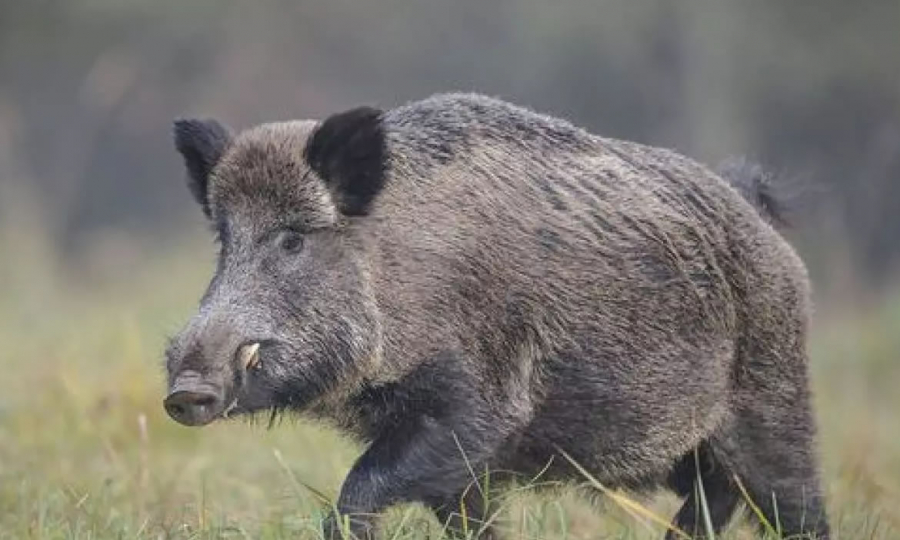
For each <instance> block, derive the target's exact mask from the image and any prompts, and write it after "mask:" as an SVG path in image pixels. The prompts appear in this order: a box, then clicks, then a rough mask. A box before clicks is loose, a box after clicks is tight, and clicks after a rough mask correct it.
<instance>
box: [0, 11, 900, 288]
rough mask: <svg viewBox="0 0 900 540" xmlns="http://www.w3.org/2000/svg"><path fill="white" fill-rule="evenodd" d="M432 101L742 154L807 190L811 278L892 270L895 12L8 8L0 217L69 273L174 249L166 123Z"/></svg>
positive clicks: (700, 153)
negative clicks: (110, 251)
mask: <svg viewBox="0 0 900 540" xmlns="http://www.w3.org/2000/svg"><path fill="white" fill-rule="evenodd" d="M447 90H476V91H480V92H485V93H489V94H494V95H497V96H500V97H504V98H507V99H510V100H512V101H515V102H517V103H521V104H525V105H528V106H531V107H533V108H536V109H539V110H541V111H547V112H550V113H554V114H558V115H561V116H564V117H567V118H569V119H572V120H573V121H574V122H576V123H577V124H580V125H583V126H585V127H587V128H589V129H590V130H592V131H595V132H597V133H599V134H603V135H607V136H611V137H617V138H627V139H633V140H636V141H640V142H645V143H650V144H656V145H663V146H668V147H672V148H675V149H678V150H680V151H683V152H685V153H687V154H689V155H691V156H694V157H696V158H699V159H701V160H704V161H706V162H708V163H711V164H715V163H716V162H718V161H719V160H720V159H722V158H725V157H727V156H729V155H734V154H745V155H749V156H751V157H755V158H757V159H759V160H761V161H763V162H764V163H765V164H767V165H768V166H769V167H770V168H772V170H774V171H776V172H778V173H781V174H782V175H784V176H786V177H788V178H789V179H790V181H791V183H792V184H797V185H802V186H803V188H804V190H805V191H804V194H803V195H802V197H801V199H802V201H805V203H804V204H802V207H803V217H802V220H801V225H802V226H801V227H800V228H799V230H798V232H797V233H795V236H797V238H798V242H799V243H800V244H801V248H802V251H803V252H804V254H805V255H806V256H807V258H808V260H809V261H810V262H811V263H812V264H811V265H812V266H813V270H814V272H815V275H816V276H817V277H821V280H822V281H824V282H826V283H832V282H834V281H835V280H842V281H841V283H843V280H846V279H849V277H850V276H853V277H858V278H859V281H861V282H863V283H866V284H877V283H881V282H884V280H886V279H887V280H890V279H891V273H890V272H891V271H892V270H895V269H896V268H897V260H898V256H900V218H898V214H900V2H897V1H895V0H863V1H854V2H847V1H845V0H817V1H815V2H813V1H797V2H783V1H780V0H760V1H755V2H740V1H737V0H734V1H718V0H659V1H641V2H633V1H628V0H609V1H602V2H598V1H596V0H563V1H560V2H546V1H536V0H515V1H514V0H492V1H491V2H484V1H481V0H462V1H453V2H447V1H443V0H421V1H417V2H409V1H406V0H380V1H378V2H359V1H353V0H306V1H302V2H297V1H288V0H284V1H278V0H260V1H254V2H223V1H211V0H192V1H190V2H184V1H182V0H159V1H154V2H139V1H136V0H74V1H73V0H28V1H21V0H2V1H0V212H2V213H4V214H6V215H9V214H10V213H16V212H18V213H25V214H28V215H32V216H33V215H34V214H33V213H34V212H39V216H40V217H39V219H34V220H33V221H35V222H36V223H34V224H31V226H36V225H37V224H38V223H39V224H40V226H41V227H43V228H45V230H46V233H47V234H48V235H49V238H50V239H51V240H52V241H53V245H54V247H55V248H58V249H59V250H60V252H61V253H62V254H64V256H65V259H66V260H70V259H71V258H73V257H79V255H81V256H85V255H86V253H92V252H91V251H90V250H87V251H86V250H85V249H86V245H87V244H91V243H93V242H94V241H96V240H97V239H98V238H101V239H106V240H109V238H110V236H112V237H114V238H115V239H118V243H120V244H123V243H125V244H127V240H128V239H129V237H130V236H132V235H139V236H141V237H143V238H150V239H159V238H166V237H167V235H168V236H169V237H171V235H177V234H180V233H181V232H182V231H183V230H184V228H185V227H195V226H196V225H197V223H199V213H198V212H196V209H195V208H193V205H192V202H191V201H190V199H189V197H188V195H187V191H186V190H185V189H184V186H183V184H182V182H181V178H182V171H181V169H180V163H179V161H178V158H177V155H176V154H175V153H174V152H173V150H172V144H171V140H170V121H171V120H172V119H173V118H174V117H176V116H181V115H209V116H215V117H218V118H220V119H222V120H224V121H225V122H227V123H229V124H231V125H232V126H234V127H246V126H248V125H250V124H253V123H256V122H261V121H268V120H281V119H288V118H302V117H312V118H316V117H322V116H323V115H327V114H328V113H329V112H334V111H338V110H341V109H342V108H346V107H350V106H353V105H356V104H360V103H368V104H375V105H379V106H382V107H391V106H394V105H398V104H401V103H403V102H405V101H408V100H412V99H417V98H421V97H425V96H426V95H428V94H430V93H433V92H438V91H447ZM23 205H24V206H23ZM25 217H28V216H27V215H26V216H25ZM16 223H17V225H23V223H24V222H23V221H22V220H18V221H17V222H16ZM823 232H824V233H825V234H823ZM101 243H104V242H101ZM105 243H106V244H110V243H114V242H105ZM126 252H127V250H126ZM120 255H121V256H122V257H124V256H125V255H124V254H120ZM835 261H840V262H835Z"/></svg>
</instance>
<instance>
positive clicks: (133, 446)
mask: <svg viewBox="0 0 900 540" xmlns="http://www.w3.org/2000/svg"><path fill="white" fill-rule="evenodd" d="M36 245H37V246H38V247H35V246H34V245H31V244H28V245H23V244H22V243H16V244H12V243H10V242H6V243H5V244H4V243H3V242H0V373H2V376H0V538H3V539H6V538H221V537H228V538H244V537H249V538H288V537H290V538H294V537H301V538H317V537H318V536H319V532H318V531H319V520H320V518H321V516H322V515H323V512H322V506H321V504H320V503H319V501H318V499H317V498H316V496H314V495H313V494H312V493H311V492H310V491H309V490H308V489H307V487H305V486H311V487H313V488H315V489H317V490H320V491H321V492H323V493H325V494H326V495H328V496H332V497H333V496H334V494H335V493H336V491H337V489H338V486H339V485H340V481H341V479H342V477H343V475H344V474H345V472H346V471H347V469H348V467H349V465H350V463H351V462H352V459H353V457H354V456H355V455H356V453H357V452H358V449H356V448H354V447H353V446H351V445H349V444H348V443H347V442H345V441H342V440H341V439H340V438H339V437H338V436H337V435H336V434H335V433H333V432H332V431H330V430H328V429H325V428H321V427H317V426H314V425H310V424H307V423H303V422H295V421H285V422H283V423H282V425H280V426H278V427H276V428H275V429H272V430H267V429H265V427H264V426H260V425H255V426H254V425H247V424H245V423H243V422H234V423H229V424H220V425H215V426H211V427H208V428H205V429H203V430H192V429H188V428H183V427H180V426H178V425H176V424H175V423H174V422H171V421H169V420H168V419H167V418H166V417H165V414H164V412H163V410H162V407H161V405H160V399H161V397H162V393H163V378H162V366H161V361H160V358H161V351H162V349H163V346H164V339H165V336H166V335H167V334H169V333H171V332H172V331H174V330H176V329H177V327H178V326H179V324H180V323H181V322H182V321H183V320H184V319H185V317H187V316H188V314H189V313H190V312H191V310H192V309H193V308H194V305H195V302H196V299H197V298H199V295H200V292H201V289H202V287H203V285H204V282H205V280H206V278H207V277H208V276H207V274H206V273H207V272H208V269H209V265H208V263H209V254H210V253H211V252H212V249H211V248H208V249H205V250H202V249H201V250H200V251H199V253H201V254H202V256H198V255H196V254H197V253H198V251H197V250H190V249H182V250H178V249H173V250H171V251H169V252H167V253H168V255H167V256H160V255H159V254H158V253H154V254H153V256H150V254H147V253H133V252H132V253H130V255H129V257H131V260H133V261H137V263H138V264H133V265H131V266H129V264H127V263H122V267H120V268H119V269H118V270H117V271H114V272H111V273H106V274H102V273H101V270H103V269H104V268H108V267H109V265H108V264H106V263H105V262H103V261H105V260H106V259H108V258H110V257H111V258H112V259H111V260H117V258H116V257H117V256H116V252H115V251H112V252H106V253H104V254H102V255H98V256H97V257H98V258H97V260H95V261H94V262H95V263H97V261H100V263H97V264H94V265H87V266H86V267H85V268H87V269H88V270H86V271H84V272H82V273H81V274H79V275H78V276H72V275H68V276H65V275H62V274H61V273H60V272H58V271H57V268H58V267H57V266H56V265H54V264H53V258H52V257H50V256H48V254H47V253H46V252H42V251H41V250H40V247H39V245H40V244H39V243H38V244H36ZM111 254H112V255H111ZM120 258H122V259H127V257H124V256H123V257H120ZM197 259H199V260H197ZM826 315H827V316H826ZM820 318H821V319H822V320H820V321H819V324H818V325H817V331H816V335H815V339H814V343H813V348H814V359H813V364H814V383H815V388H816V392H817V393H816V400H817V411H818V414H819V418H820V422H821V432H822V453H823V462H824V468H825V480H826V486H827V490H828V495H829V503H830V510H831V515H832V520H833V522H834V525H835V527H836V529H837V531H838V532H839V536H838V537H839V538H853V539H855V538H879V539H881V538H883V539H889V538H900V420H898V413H900V392H898V391H897V386H898V383H900V362H898V360H900V358H898V357H897V356H898V352H900V295H894V297H893V298H889V297H886V298H885V299H883V301H880V302H878V303H877V305H874V306H872V307H870V308H868V309H857V310H854V311H850V310H846V312H845V313H843V314H842V315H840V316H835V315H834V314H833V313H830V312H828V311H827V310H825V313H823V314H822V316H821V317H820ZM637 500H638V501H639V502H640V503H641V504H643V505H646V507H647V508H649V509H650V510H652V511H653V512H655V513H657V514H659V515H660V516H664V517H668V516H670V515H671V514H672V513H673V512H674V510H675V508H676V505H677V501H676V500H675V499H674V498H673V497H671V496H669V495H665V494H662V495H659V496H657V497H654V498H650V499H647V498H641V499H637ZM504 503H505V504H504V512H503V519H504V525H503V528H504V529H506V530H508V531H509V534H508V537H509V538H512V539H519V538H522V539H525V538H573V539H588V538H659V537H661V536H662V532H661V531H662V529H661V528H660V527H659V526H658V525H656V524H654V523H653V521H652V519H650V518H647V517H645V516H641V515H639V514H638V513H635V512H634V510H628V509H624V508H622V507H620V506H619V505H617V504H616V503H615V502H613V501H611V500H610V499H609V498H606V499H602V500H599V501H597V502H595V503H593V504H589V503H587V502H585V501H583V500H582V499H580V498H579V497H577V496H575V494H573V493H571V492H564V493H563V494H562V495H558V496H554V497H546V496H538V495H534V494H531V493H521V494H517V495H514V496H510V497H509V498H508V499H505V500H504ZM385 523H386V531H387V534H386V537H387V538H401V539H402V538H423V537H424V534H423V533H424V532H425V531H430V533H431V534H432V537H437V536H438V535H439V533H440V527H439V526H438V524H437V523H436V522H435V521H434V520H432V518H430V517H429V515H428V514H427V513H426V512H424V511H423V510H421V509H417V508H414V507H406V508H399V509H396V510H394V511H392V512H391V513H390V514H389V515H388V517H387V518H386V522H385ZM726 536H727V537H729V538H750V537H752V534H751V529H750V528H748V527H746V526H743V525H740V523H738V524H737V525H735V526H732V528H731V529H730V530H729V532H728V534H727V535H726Z"/></svg>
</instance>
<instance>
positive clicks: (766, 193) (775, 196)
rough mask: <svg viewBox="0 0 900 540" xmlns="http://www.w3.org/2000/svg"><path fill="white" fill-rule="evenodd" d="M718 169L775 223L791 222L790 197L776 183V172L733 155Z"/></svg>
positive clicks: (785, 224)
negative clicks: (789, 217)
mask: <svg viewBox="0 0 900 540" xmlns="http://www.w3.org/2000/svg"><path fill="white" fill-rule="evenodd" d="M716 172H717V173H718V174H719V176H721V177H722V178H724V179H725V181H726V182H728V183H729V184H731V186H732V187H733V188H735V189H736V190H738V192H739V193H740V194H741V195H743V196H744V198H745V199H747V201H748V202H749V203H750V204H752V205H753V206H754V207H755V208H756V210H757V211H758V212H759V213H760V215H761V216H762V217H763V218H764V219H765V220H766V221H768V222H769V223H771V224H772V225H775V226H778V227H787V226H788V225H790V220H789V219H788V214H789V213H790V211H789V210H790V209H789V206H790V205H789V204H788V200H787V199H788V198H787V197H786V196H785V195H784V194H783V193H780V191H781V190H779V189H778V186H776V185H775V175H773V174H772V173H771V172H769V171H766V170H765V169H763V167H762V166H761V165H760V164H758V163H754V162H752V161H749V160H747V159H745V158H730V159H727V160H725V161H723V162H722V163H720V164H719V166H718V167H717V169H716Z"/></svg>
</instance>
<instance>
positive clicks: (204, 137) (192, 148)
mask: <svg viewBox="0 0 900 540" xmlns="http://www.w3.org/2000/svg"><path fill="white" fill-rule="evenodd" d="M174 132H175V148H177V149H178V151H179V152H180V153H181V156H182V157H183V158H184V166H185V167H186V168H187V172H188V188H190V190H191V194H192V195H193V196H194V198H195V199H196V200H197V202H198V203H199V204H200V207H201V208H203V213H204V214H206V217H210V209H209V199H208V197H207V187H208V183H209V173H210V172H211V171H212V169H213V167H215V166H216V163H218V162H219V159H221V158H222V154H224V153H225V148H226V147H227V146H228V143H229V142H230V141H231V132H230V131H229V130H228V128H226V127H225V126H223V125H222V124H220V123H219V122H217V121H216V120H198V119H190V120H185V119H180V120H175V124H174Z"/></svg>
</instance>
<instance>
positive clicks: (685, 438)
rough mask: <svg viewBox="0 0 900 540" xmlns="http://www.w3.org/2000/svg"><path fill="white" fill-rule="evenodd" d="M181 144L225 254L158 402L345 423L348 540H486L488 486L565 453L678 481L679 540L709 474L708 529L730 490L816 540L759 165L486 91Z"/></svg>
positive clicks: (791, 304) (802, 274) (788, 314)
mask: <svg viewBox="0 0 900 540" xmlns="http://www.w3.org/2000/svg"><path fill="white" fill-rule="evenodd" d="M174 131H175V143H176V146H177V149H178V150H179V151H180V153H181V154H182V156H183V157H184V162H185V165H186V168H187V171H188V181H189V187H190V190H191V192H192V193H193V195H194V197H195V198H196V200H197V202H198V203H199V204H200V206H201V208H202V210H203V212H204V213H205V214H206V216H207V218H208V219H209V221H210V223H211V224H212V226H213V227H214V229H215V231H216V234H217V236H218V242H219V246H220V254H219V258H218V267H217V269H216V272H215V275H214V277H213V278H212V281H211V283H210V285H209V288H208V289H207V291H206V293H205V295H204V296H203V298H202V301H201V303H200V308H199V311H198V312H197V314H196V315H195V316H194V317H193V319H192V320H191V321H190V322H189V323H188V324H187V325H186V327H185V328H184V329H183V330H182V331H181V332H180V333H179V334H178V335H177V336H175V337H174V338H173V339H172V341H171V345H170V347H169V349H168V351H167V368H168V380H169V394H168V397H166V399H165V408H166V410H167V411H168V413H169V414H170V415H171V416H172V418H174V419H175V420H177V421H178V422H181V423H183V424H186V425H192V426H199V425H204V424H207V423H209V422H212V421H214V420H216V419H219V418H223V417H226V416H236V415H240V414H244V413H253V412H258V411H298V412H302V413H305V414H307V415H309V416H311V417H315V418H321V419H327V420H329V421H330V422H332V423H333V424H335V425H336V426H338V427H339V428H341V429H343V430H345V431H346V432H349V433H351V434H353V435H354V436H356V437H357V438H358V439H359V440H360V441H362V442H363V443H365V444H366V449H365V451H364V453H363V454H362V456H361V457H360V458H359V459H358V461H357V462H356V463H355V465H354V466H353V468H352V470H351V471H350V473H349V475H348V477H347V478H346V480H345V482H344V484H343V487H342V489H341V492H340V497H339V500H338V501H337V508H338V510H339V512H340V513H342V514H350V515H351V516H352V517H353V519H352V520H351V529H352V532H353V533H354V534H355V535H357V536H360V537H365V536H368V535H371V534H372V531H373V526H372V524H373V517H372V516H373V514H376V513H378V512H379V511H381V510H383V509H384V508H386V507H388V506H391V505H394V504H397V503H402V502H413V501H417V502H422V503H424V504H425V505H427V506H429V507H430V508H432V509H434V511H435V512H436V513H437V515H438V517H439V518H440V519H441V520H442V521H445V522H448V523H449V525H450V527H451V528H453V529H454V530H456V531H460V530H466V529H468V530H470V531H479V534H480V535H481V536H482V537H490V536H492V535H493V534H494V531H492V530H491V529H490V527H480V526H479V525H480V524H481V523H482V522H483V521H484V520H485V519H486V515H487V514H488V513H489V512H490V508H489V507H488V506H486V505H485V504H484V503H483V501H484V500H485V498H484V497H482V494H478V493H477V491H478V489H480V488H482V485H481V484H479V485H477V486H476V488H478V489H471V487H472V484H473V480H474V479H477V475H479V474H481V472H483V471H492V470H493V471H512V472H513V473H516V474H520V475H523V476H525V477H528V476H529V475H535V474H537V473H538V472H541V473H542V475H543V476H542V478H543V479H545V480H546V479H551V478H553V479H560V480H565V479H573V478H578V477H579V475H578V472H576V469H575V468H574V467H573V465H572V461H574V462H576V463H578V464H579V465H580V466H581V467H583V468H584V469H585V470H587V471H589V472H590V474H591V475H593V476H594V477H595V478H596V479H597V480H599V481H600V482H603V483H604V484H606V485H607V486H611V487H616V486H618V487H623V488H626V489H648V488H652V487H655V486H665V487H668V488H670V489H673V490H674V491H675V492H677V493H678V494H679V495H681V496H683V497H684V498H685V501H684V505H683V507H682V508H681V510H680V511H679V512H678V514H677V516H676V517H675V521H674V524H675V525H676V526H677V527H679V528H680V529H683V530H685V531H688V532H690V533H702V530H703V529H702V527H701V526H700V523H702V520H700V518H699V517H698V498H697V490H696V489H695V482H696V480H697V478H698V477H701V478H702V483H703V488H704V492H705V496H706V499H707V502H708V509H709V515H710V518H711V522H712V525H713V527H714V528H715V529H716V530H719V529H721V528H722V527H723V526H724V525H725V524H726V523H727V521H728V519H729V518H730V516H731V515H732V513H733V511H734V510H735V508H736V507H737V506H738V504H739V502H741V501H742V495H741V490H740V489H739V488H738V485H737V482H738V481H739V482H740V484H741V486H742V487H744V488H746V491H747V493H748V494H749V496H750V497H751V498H752V499H753V501H754V503H755V504H756V505H757V506H758V507H759V508H761V509H762V512H763V513H764V515H765V516H766V517H767V518H768V519H769V520H770V522H771V523H776V522H777V523H779V524H780V526H781V528H782V530H783V531H784V533H785V534H786V535H790V534H795V533H800V532H809V533H816V534H817V535H818V538H824V537H826V536H827V535H828V525H827V520H826V517H825V513H824V509H823V497H822V494H821V490H820V485H819V480H818V473H817V459H816V455H815V437H816V435H815V433H816V430H815V422H814V417H813V415H812V413H811V408H810V389H809V383H808V377H807V363H808V357H807V349H806V338H807V327H808V323H809V309H810V308H809V306H810V303H809V283H808V279H807V274H806V271H805V268H804V265H803V263H802V262H801V260H800V259H799V258H798V256H797V254H796V253H795V251H794V250H793V249H792V248H791V247H790V246H789V244H788V243H787V242H786V241H785V240H784V239H783V237H782V236H781V235H780V234H779V233H778V232H777V231H776V229H775V228H773V226H772V224H771V223H770V221H771V220H772V219H773V218H774V217H775V216H774V214H773V213H772V212H771V210H777V206H774V205H772V204H759V205H754V204H752V203H753V202H758V203H766V202H767V201H768V202H772V200H773V199H771V197H769V194H768V192H765V191H764V189H765V188H766V185H765V184H764V183H762V182H759V181H757V180H759V178H755V177H748V174H755V173H754V172H753V170H752V169H749V168H747V167H741V166H736V167H730V168H729V169H727V171H726V172H727V174H724V176H727V177H728V179H725V178H723V177H722V176H721V175H717V174H715V173H714V172H711V171H710V170H709V169H708V168H706V167H704V166H703V165H700V164H698V163H696V162H695V161H692V160H690V159H688V158H686V157H683V156H681V155H678V154H677V153H674V152H672V151H669V150H665V149H661V148H653V147H649V146H643V145H640V144H635V143H631V142H625V141H620V140H614V139H609V138H603V137H599V136H595V135H593V134H590V133H588V132H587V131H585V130H583V129H580V128H578V127H575V126H573V125H572V124H570V123H569V122H567V121H564V120H560V119H557V118H552V117H549V116H545V115H541V114H537V113H535V112H532V111H529V110H526V109H524V108H520V107H517V106H514V105H511V104H508V103H506V102H503V101H500V100H497V99H493V98H488V97H484V96H480V95H471V94H443V95H437V96H433V97H430V98H428V99H425V100H422V101H418V102H414V103H410V104H407V105H404V106H401V107H397V108H394V109H390V110H385V111H382V110H377V109H374V108H370V107H360V108H355V109H352V110H349V111H346V112H342V113H339V114H335V115H333V116H331V117H329V118H327V119H325V120H324V121H321V122H318V121H293V122H284V123H272V124H264V125H260V126H257V127H254V128H252V129H248V130H246V131H243V132H240V133H238V134H233V133H232V132H231V131H230V130H229V129H227V128H226V127H224V126H223V125H222V124H220V123H218V122H216V121H214V120H180V121H177V122H176V123H175V128H174ZM735 186H737V187H739V188H740V191H741V192H739V190H738V189H736V187H735ZM741 193H743V194H744V195H745V196H742V194H741ZM748 198H749V200H748ZM767 209H768V211H767ZM564 456H565V457H564ZM698 464H699V466H700V470H699V471H698V470H697V465H698ZM473 474H474V475H475V476H474V477H473ZM497 485H498V484H497V483H491V486H497ZM460 505H465V509H466V511H465V512H460V509H461V506H460ZM776 509H777V516H776ZM463 515H464V516H465V519H468V520H469V521H468V522H465V521H464V518H463V517H462V516H463ZM329 523H330V524H329V525H328V527H329V531H332V532H333V530H334V521H331V522H329ZM670 534H672V533H670Z"/></svg>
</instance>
